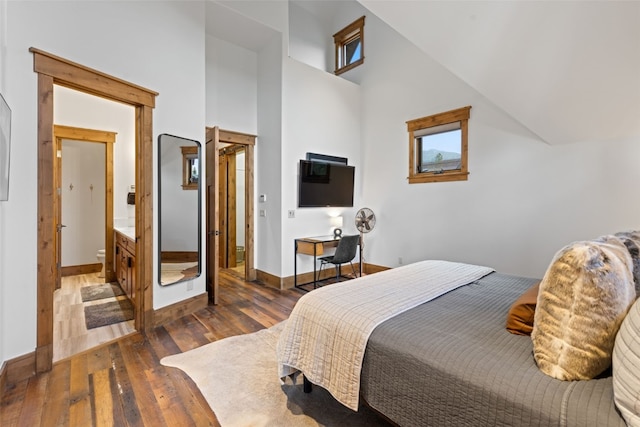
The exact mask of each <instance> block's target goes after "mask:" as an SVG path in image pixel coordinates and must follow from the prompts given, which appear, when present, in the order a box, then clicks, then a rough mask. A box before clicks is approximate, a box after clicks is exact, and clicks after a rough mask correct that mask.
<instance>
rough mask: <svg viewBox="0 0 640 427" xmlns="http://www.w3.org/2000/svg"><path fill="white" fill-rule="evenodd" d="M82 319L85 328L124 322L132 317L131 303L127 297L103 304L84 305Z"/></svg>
mask: <svg viewBox="0 0 640 427" xmlns="http://www.w3.org/2000/svg"><path fill="white" fill-rule="evenodd" d="M84 319H85V322H86V324H87V329H93V328H99V327H100V326H107V325H112V324H114V323H120V322H126V321H127V320H132V319H133V304H131V301H130V300H128V299H120V300H117V301H111V302H106V303H104V304H94V305H86V306H85V307H84Z"/></svg>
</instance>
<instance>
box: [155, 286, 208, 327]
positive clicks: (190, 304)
mask: <svg viewBox="0 0 640 427" xmlns="http://www.w3.org/2000/svg"><path fill="white" fill-rule="evenodd" d="M207 304H208V295H207V293H206V292H205V293H203V294H200V295H197V296H195V297H192V298H189V299H186V300H184V301H180V302H177V303H175V304H171V305H168V306H166V307H162V308H159V309H157V310H155V311H154V313H153V326H154V327H156V326H160V325H163V324H165V323H168V322H171V321H172V320H176V319H179V318H181V317H183V316H186V315H188V314H191V313H193V312H196V311H198V310H200V309H202V308H205V307H206V306H207Z"/></svg>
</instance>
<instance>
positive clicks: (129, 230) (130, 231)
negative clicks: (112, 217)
mask: <svg viewBox="0 0 640 427" xmlns="http://www.w3.org/2000/svg"><path fill="white" fill-rule="evenodd" d="M114 230H116V231H117V232H119V233H122V234H124V235H125V236H127V237H128V238H130V239H131V240H133V241H134V242H135V240H136V228H135V227H114Z"/></svg>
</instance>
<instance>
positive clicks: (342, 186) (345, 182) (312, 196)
mask: <svg viewBox="0 0 640 427" xmlns="http://www.w3.org/2000/svg"><path fill="white" fill-rule="evenodd" d="M298 176H299V179H298V207H300V208H318V207H353V181H354V177H355V167H354V166H348V165H343V164H339V163H325V162H315V161H309V160H300V171H299V175H298Z"/></svg>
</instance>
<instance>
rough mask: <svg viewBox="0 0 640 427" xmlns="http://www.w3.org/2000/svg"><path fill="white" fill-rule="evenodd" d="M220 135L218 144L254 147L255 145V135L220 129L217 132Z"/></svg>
mask: <svg viewBox="0 0 640 427" xmlns="http://www.w3.org/2000/svg"><path fill="white" fill-rule="evenodd" d="M218 132H219V133H220V142H225V143H227V144H241V145H255V144H256V138H257V137H256V135H251V134H249V133H242V132H235V131H232V130H224V129H220V130H219V131H218Z"/></svg>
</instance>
